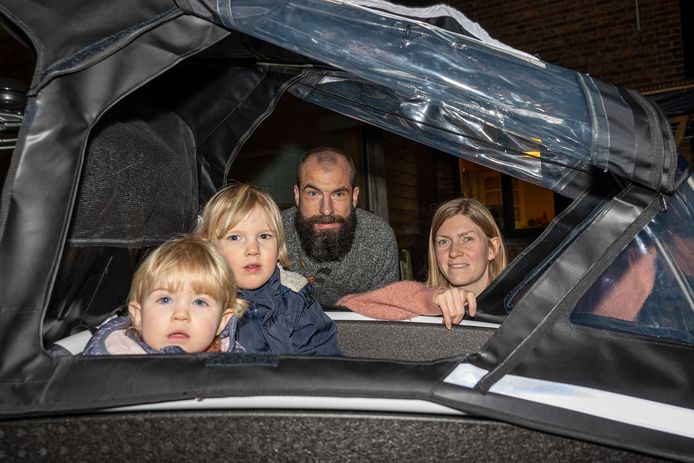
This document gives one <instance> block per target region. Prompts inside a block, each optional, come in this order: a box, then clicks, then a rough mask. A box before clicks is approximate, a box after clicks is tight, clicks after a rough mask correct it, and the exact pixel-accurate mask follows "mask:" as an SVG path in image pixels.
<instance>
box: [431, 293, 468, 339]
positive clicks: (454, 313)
mask: <svg viewBox="0 0 694 463" xmlns="http://www.w3.org/2000/svg"><path fill="white" fill-rule="evenodd" d="M433 300H434V304H436V306H437V307H438V308H439V309H440V310H441V315H443V324H444V325H446V328H448V329H449V330H450V329H451V327H452V326H453V325H454V324H455V325H457V324H458V323H460V322H461V321H462V320H463V316H464V315H465V306H467V310H468V313H469V314H470V316H471V317H474V316H475V315H477V297H475V293H472V292H470V291H465V290H464V289H459V288H439V289H438V290H436V292H435V293H434V298H433Z"/></svg>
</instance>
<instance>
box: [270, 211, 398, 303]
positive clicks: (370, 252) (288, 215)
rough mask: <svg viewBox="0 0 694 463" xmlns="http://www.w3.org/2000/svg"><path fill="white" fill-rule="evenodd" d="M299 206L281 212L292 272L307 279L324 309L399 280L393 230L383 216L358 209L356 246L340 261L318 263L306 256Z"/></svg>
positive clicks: (353, 245) (396, 248) (396, 247)
mask: <svg viewBox="0 0 694 463" xmlns="http://www.w3.org/2000/svg"><path fill="white" fill-rule="evenodd" d="M297 213H298V211H297V209H296V207H292V208H290V209H287V210H285V211H283V212H282V221H283V222H284V233H285V235H286V240H287V251H288V252H289V259H290V260H291V261H292V263H291V265H290V267H289V270H291V271H293V272H297V273H300V274H301V275H303V276H305V277H306V278H307V279H308V281H309V282H310V283H313V285H314V286H315V287H316V295H317V297H318V301H319V302H320V303H321V305H322V306H331V305H335V302H336V301H337V300H338V299H339V298H340V297H342V296H344V295H345V294H352V293H363V292H364V291H369V290H372V289H376V288H380V287H382V286H385V285H386V284H388V283H390V282H392V281H396V280H397V279H398V276H399V274H400V263H399V260H398V246H397V243H396V241H395V233H393V229H392V228H391V227H390V225H388V224H387V223H386V222H385V221H384V220H383V219H381V218H380V217H378V216H376V215H374V214H372V213H370V212H367V211H364V210H362V209H356V215H357V227H356V230H355V235H354V243H353V244H352V248H351V249H350V250H349V252H348V253H347V254H346V255H345V256H344V257H343V258H342V260H339V261H325V262H318V261H315V260H313V259H311V258H310V257H308V255H307V254H306V252H305V251H304V248H303V247H302V246H301V240H300V239H299V235H298V234H297V231H296V227H295V226H294V217H295V216H296V214H297Z"/></svg>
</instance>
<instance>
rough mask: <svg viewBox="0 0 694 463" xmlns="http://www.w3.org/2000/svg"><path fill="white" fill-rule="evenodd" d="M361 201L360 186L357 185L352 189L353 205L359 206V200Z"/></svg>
mask: <svg viewBox="0 0 694 463" xmlns="http://www.w3.org/2000/svg"><path fill="white" fill-rule="evenodd" d="M358 201H359V187H358V186H355V187H354V189H353V190H352V207H357V202H358Z"/></svg>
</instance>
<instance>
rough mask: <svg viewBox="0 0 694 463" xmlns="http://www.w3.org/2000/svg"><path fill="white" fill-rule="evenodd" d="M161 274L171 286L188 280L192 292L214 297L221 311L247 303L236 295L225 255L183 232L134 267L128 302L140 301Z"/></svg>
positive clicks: (240, 309)
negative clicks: (135, 268)
mask: <svg viewBox="0 0 694 463" xmlns="http://www.w3.org/2000/svg"><path fill="white" fill-rule="evenodd" d="M161 278H163V279H164V280H165V282H166V283H165V284H166V288H167V289H172V290H178V289H179V288H181V287H182V286H183V285H184V284H185V283H190V285H191V287H192V288H193V290H194V291H195V292H198V293H204V294H209V295H210V296H212V297H214V298H215V299H216V300H217V301H218V302H219V303H220V304H221V305H222V310H223V311H224V310H226V309H232V310H233V313H234V314H235V315H237V316H241V315H243V312H244V311H245V310H246V307H247V303H246V302H245V301H242V300H240V299H238V298H237V297H236V295H237V292H238V287H237V286H236V280H235V279H234V275H233V273H231V269H230V268H229V264H228V263H227V261H226V259H225V258H224V256H223V255H222V253H221V252H220V251H219V250H218V249H217V248H216V247H215V245H214V244H212V243H211V242H209V241H207V240H204V239H201V238H199V237H197V236H192V235H183V236H180V237H178V238H174V239H171V240H169V241H167V242H166V243H164V244H162V245H161V246H160V247H158V248H157V249H155V250H154V251H152V252H151V253H150V254H149V255H148V256H147V257H146V258H145V259H144V260H143V261H142V263H141V264H140V266H139V267H138V268H137V270H136V271H135V275H134V276H133V281H132V284H131V286H130V294H128V303H131V302H137V303H138V304H142V301H143V299H144V298H145V297H146V296H147V294H149V293H150V292H151V291H152V290H153V289H154V285H155V284H156V283H157V281H161V280H160V279H161Z"/></svg>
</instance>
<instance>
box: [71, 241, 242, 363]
mask: <svg viewBox="0 0 694 463" xmlns="http://www.w3.org/2000/svg"><path fill="white" fill-rule="evenodd" d="M236 294H237V287H236V283H235V282H234V277H233V275H232V273H231V270H230V269H229V265H228V264H227V262H226V260H225V259H224V256H222V255H221V254H220V252H219V250H218V249H217V248H216V247H215V246H214V245H213V244H212V243H210V242H209V241H206V240H203V239H200V238H198V237H195V236H183V237H180V238H176V239H173V240H170V241H167V242H166V243H164V244H163V245H162V246H160V247H159V248H157V249H156V250H154V251H153V252H152V253H151V254H149V255H148V256H147V257H146V258H145V260H144V261H143V262H142V264H141V265H140V266H139V267H138V269H137V271H136V272H135V275H134V277H133V282H132V286H131V289H130V294H129V296H128V313H129V315H128V316H121V317H116V318H114V319H111V320H109V321H108V322H107V323H105V324H104V325H102V326H101V327H99V329H98V330H97V332H96V333H95V334H94V336H93V337H92V338H91V339H90V341H89V343H88V344H87V347H86V348H85V350H84V353H83V355H109V354H153V353H192V352H243V351H244V349H243V347H241V346H240V345H239V344H238V343H236V342H235V341H234V339H235V331H236V326H237V322H238V318H237V316H241V315H242V314H243V312H244V309H245V306H246V304H245V303H244V302H242V301H239V300H238V299H237V297H236Z"/></svg>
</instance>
